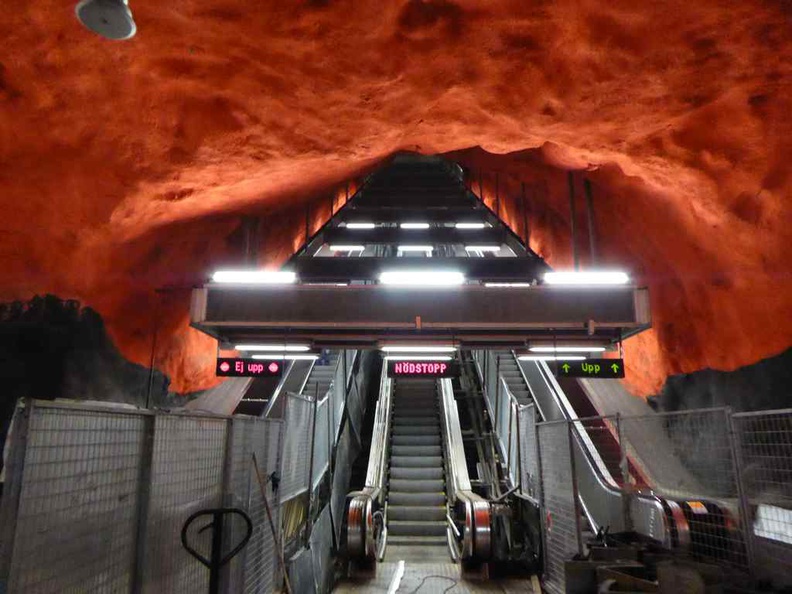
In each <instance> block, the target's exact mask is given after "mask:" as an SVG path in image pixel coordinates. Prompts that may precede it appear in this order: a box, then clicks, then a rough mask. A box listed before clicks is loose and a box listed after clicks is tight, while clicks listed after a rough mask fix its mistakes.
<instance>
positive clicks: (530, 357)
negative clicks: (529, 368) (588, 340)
mask: <svg viewBox="0 0 792 594" xmlns="http://www.w3.org/2000/svg"><path fill="white" fill-rule="evenodd" d="M517 359H519V360H520V361H585V360H586V357H582V356H580V355H520V356H518V357H517Z"/></svg>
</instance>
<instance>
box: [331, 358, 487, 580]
mask: <svg viewBox="0 0 792 594" xmlns="http://www.w3.org/2000/svg"><path fill="white" fill-rule="evenodd" d="M346 509H347V513H346V525H345V527H344V535H345V536H344V541H345V548H346V553H347V557H348V559H349V561H350V562H351V563H352V564H353V565H354V566H355V567H357V568H363V569H365V568H369V569H370V568H371V567H372V566H373V564H374V563H376V562H377V561H382V560H385V559H387V560H388V561H394V560H409V561H412V562H423V563H431V562H438V563H444V562H449V561H459V562H461V563H463V564H465V566H470V565H471V564H473V565H475V564H478V563H482V562H486V560H487V559H489V556H490V551H491V543H490V532H491V515H490V507H489V502H487V501H486V500H485V499H483V498H482V497H480V496H479V495H477V494H475V493H473V490H472V488H471V483H470V479H469V475H468V469H467V461H466V459H465V448H464V441H463V437H462V430H461V428H460V423H459V412H458V410H457V404H456V401H455V399H454V390H453V386H452V383H451V380H449V379H443V380H439V381H438V380H435V379H401V378H400V379H398V380H393V379H391V378H388V377H387V366H383V371H382V378H381V381H380V392H379V399H378V401H377V406H376V412H375V417H374V426H373V430H372V438H371V448H370V451H369V455H368V468H367V472H366V481H365V485H364V487H363V488H362V489H361V490H358V491H354V492H352V493H350V494H349V495H348V497H347V506H346Z"/></svg>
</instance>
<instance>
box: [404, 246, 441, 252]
mask: <svg viewBox="0 0 792 594" xmlns="http://www.w3.org/2000/svg"><path fill="white" fill-rule="evenodd" d="M432 250H434V246H431V245H400V246H399V251H400V252H431V251H432Z"/></svg>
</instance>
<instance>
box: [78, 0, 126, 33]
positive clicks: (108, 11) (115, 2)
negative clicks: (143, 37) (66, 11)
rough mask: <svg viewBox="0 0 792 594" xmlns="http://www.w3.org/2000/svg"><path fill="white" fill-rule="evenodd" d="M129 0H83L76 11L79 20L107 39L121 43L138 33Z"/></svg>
mask: <svg viewBox="0 0 792 594" xmlns="http://www.w3.org/2000/svg"><path fill="white" fill-rule="evenodd" d="M127 4H128V2H127V0H82V2H80V3H79V4H77V6H76V7H75V9H74V14H76V15H77V19H78V20H79V21H80V22H81V23H82V24H83V25H85V27H87V28H88V29H90V30H91V31H93V32H94V33H97V34H98V35H101V36H102V37H104V38H105V39H112V40H114V41H121V40H124V39H130V38H131V37H134V36H135V33H136V32H137V25H135V20H134V19H133V18H132V11H131V10H129V6H128V5H127Z"/></svg>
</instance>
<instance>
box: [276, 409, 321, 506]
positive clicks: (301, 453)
mask: <svg viewBox="0 0 792 594" xmlns="http://www.w3.org/2000/svg"><path fill="white" fill-rule="evenodd" d="M313 414H314V403H313V402H312V401H310V400H308V399H306V398H303V397H301V396H295V395H293V394H289V395H288V401H287V403H286V428H285V433H284V436H283V438H284V443H283V460H282V463H281V485H280V500H281V501H282V502H283V501H286V500H287V499H291V498H292V497H296V496H297V495H299V494H300V493H303V492H305V491H306V490H307V489H308V471H309V466H310V464H311V441H312V440H311V435H312V433H313Z"/></svg>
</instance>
